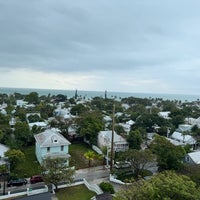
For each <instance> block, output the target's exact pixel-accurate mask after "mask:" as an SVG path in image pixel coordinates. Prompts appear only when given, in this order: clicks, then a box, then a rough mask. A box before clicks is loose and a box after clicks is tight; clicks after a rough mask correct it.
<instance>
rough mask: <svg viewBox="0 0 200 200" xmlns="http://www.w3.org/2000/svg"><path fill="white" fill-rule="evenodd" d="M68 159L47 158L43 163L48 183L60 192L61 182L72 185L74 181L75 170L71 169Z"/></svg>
mask: <svg viewBox="0 0 200 200" xmlns="http://www.w3.org/2000/svg"><path fill="white" fill-rule="evenodd" d="M66 163H67V159H66V158H51V157H48V158H46V159H45V160H44V161H43V163H42V174H43V177H44V181H45V182H46V183H51V184H53V185H54V186H55V189H56V190H58V184H59V183H60V182H67V183H71V182H72V181H73V175H74V172H75V171H74V169H72V168H69V167H68V166H67V165H66Z"/></svg>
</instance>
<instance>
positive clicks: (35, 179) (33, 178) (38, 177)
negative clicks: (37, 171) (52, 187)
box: [30, 175, 43, 184]
mask: <svg viewBox="0 0 200 200" xmlns="http://www.w3.org/2000/svg"><path fill="white" fill-rule="evenodd" d="M39 182H43V178H42V176H41V175H34V176H31V178H30V183H31V184H33V183H39Z"/></svg>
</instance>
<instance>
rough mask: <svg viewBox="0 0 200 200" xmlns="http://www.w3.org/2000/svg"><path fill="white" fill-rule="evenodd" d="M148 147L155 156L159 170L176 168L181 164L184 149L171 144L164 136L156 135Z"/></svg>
mask: <svg viewBox="0 0 200 200" xmlns="http://www.w3.org/2000/svg"><path fill="white" fill-rule="evenodd" d="M150 149H151V150H152V152H153V153H155V154H156V156H157V162H158V166H159V170H161V171H162V170H178V169H180V168H181V167H182V166H183V158H184V156H185V154H186V152H185V149H184V148H183V147H181V146H175V145H173V144H172V143H171V142H170V141H168V140H167V139H166V138H165V137H162V136H159V135H156V136H155V138H154V140H153V142H152V143H151V144H150Z"/></svg>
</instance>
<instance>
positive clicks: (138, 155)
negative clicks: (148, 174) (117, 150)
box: [120, 149, 155, 178]
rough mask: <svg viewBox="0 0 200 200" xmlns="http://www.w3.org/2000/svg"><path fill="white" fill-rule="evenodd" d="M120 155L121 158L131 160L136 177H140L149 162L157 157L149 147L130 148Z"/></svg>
mask: <svg viewBox="0 0 200 200" xmlns="http://www.w3.org/2000/svg"><path fill="white" fill-rule="evenodd" d="M120 157H121V160H126V161H129V163H130V166H131V169H132V171H133V173H134V176H135V178H139V176H140V175H142V171H143V170H144V169H145V167H146V166H147V164H149V163H150V162H153V161H154V159H155V156H154V155H153V154H152V152H151V151H150V150H148V149H145V150H137V149H130V150H128V151H126V152H124V153H122V154H121V156H120Z"/></svg>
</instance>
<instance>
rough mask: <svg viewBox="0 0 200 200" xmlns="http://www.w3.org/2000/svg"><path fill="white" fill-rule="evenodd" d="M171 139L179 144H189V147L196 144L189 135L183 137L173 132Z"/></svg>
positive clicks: (181, 134)
mask: <svg viewBox="0 0 200 200" xmlns="http://www.w3.org/2000/svg"><path fill="white" fill-rule="evenodd" d="M171 138H172V139H174V140H177V141H179V142H182V143H184V144H191V145H194V144H196V140H195V139H194V138H193V137H192V136H191V135H185V134H183V133H180V132H177V131H175V132H173V134H172V135H171Z"/></svg>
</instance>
